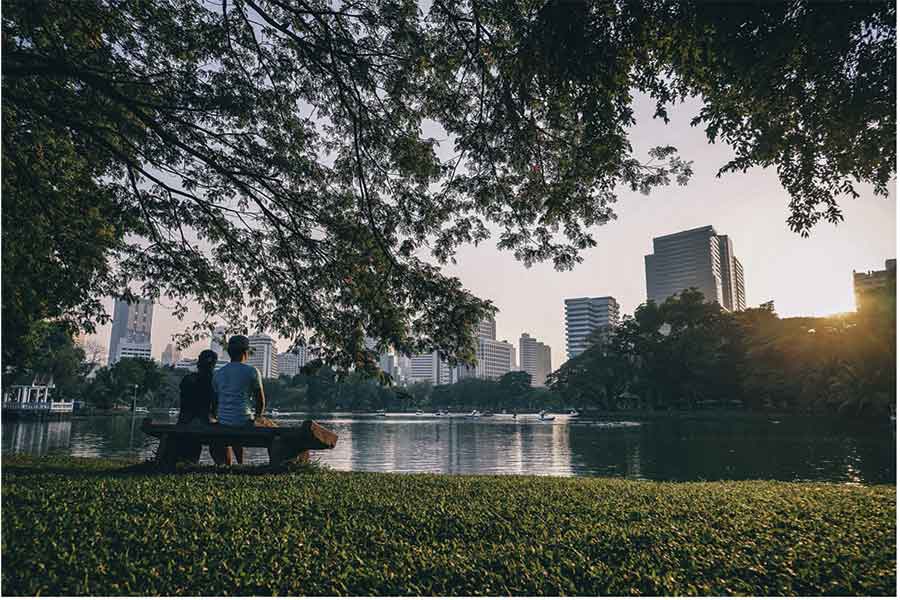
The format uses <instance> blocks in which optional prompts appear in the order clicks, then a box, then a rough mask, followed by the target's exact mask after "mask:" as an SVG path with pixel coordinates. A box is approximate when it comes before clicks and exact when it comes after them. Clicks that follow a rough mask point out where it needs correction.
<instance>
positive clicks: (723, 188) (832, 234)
mask: <svg viewBox="0 0 900 600" xmlns="http://www.w3.org/2000/svg"><path fill="white" fill-rule="evenodd" d="M698 106H699V105H698V104H697V102H696V101H693V100H689V101H687V102H685V103H684V104H683V105H678V106H676V107H674V108H673V109H672V110H671V111H670V117H671V122H670V124H669V125H667V126H666V125H663V124H661V123H660V122H658V121H653V120H652V119H650V117H651V116H652V112H653V106H652V103H650V102H648V101H647V100H646V99H645V98H638V99H637V100H636V103H635V110H636V118H637V120H638V123H639V125H638V126H636V127H635V128H634V130H633V140H632V141H633V143H634V144H635V146H640V147H650V146H654V145H664V144H672V145H674V146H676V147H677V148H678V149H679V151H680V153H681V155H682V156H683V157H684V158H686V159H688V160H693V161H694V176H693V178H692V179H691V181H690V182H689V183H688V185H687V186H683V187H682V186H676V185H672V186H669V187H666V188H662V189H658V190H655V191H654V192H653V193H652V194H650V195H649V196H644V195H641V194H640V193H637V192H631V191H629V190H621V191H620V194H619V196H620V200H619V202H618V203H617V204H616V205H615V208H616V212H617V214H618V217H619V218H618V219H617V220H615V221H612V222H611V223H609V224H607V225H604V226H602V227H597V228H594V230H593V231H594V233H595V236H596V239H597V246H596V247H595V248H591V249H587V250H585V251H583V252H582V253H581V255H582V257H583V258H584V261H583V262H582V263H581V264H579V265H576V267H575V268H574V269H573V270H572V271H566V272H557V271H554V269H553V266H552V265H551V264H546V263H542V264H536V265H534V266H532V267H531V268H526V267H525V266H524V265H523V264H522V263H520V262H518V261H517V260H516V259H515V257H513V256H512V255H511V254H510V253H506V252H500V251H499V250H497V249H496V248H495V246H494V243H495V242H496V235H495V236H494V237H493V238H492V240H490V241H488V242H486V243H483V244H481V245H479V246H477V247H475V246H465V247H463V248H461V249H460V251H459V252H458V254H457V257H456V258H457V263H456V264H455V265H452V264H451V265H446V266H444V267H442V270H443V271H444V272H445V273H447V274H448V275H453V276H456V277H459V278H460V280H461V281H462V283H463V286H464V287H466V288H468V289H470V290H471V291H472V292H473V293H475V294H477V295H478V296H480V297H482V298H490V299H491V300H492V301H493V302H494V304H495V305H496V306H497V307H498V308H499V310H500V313H499V315H498V322H497V332H496V337H497V339H508V340H510V341H517V340H518V339H519V336H520V335H521V334H522V333H523V332H529V333H530V334H531V335H533V336H535V337H536V338H538V339H541V340H543V341H544V342H545V343H546V344H547V345H549V346H550V347H551V348H553V349H554V352H556V355H557V356H564V349H565V318H564V317H565V315H564V310H563V301H564V299H565V298H575V297H584V296H603V295H611V296H614V297H615V298H616V299H617V300H618V302H619V304H620V306H621V314H622V315H623V316H624V315H631V314H634V309H635V308H636V307H637V306H638V305H639V304H640V303H641V302H643V301H644V300H645V299H646V283H645V272H644V256H645V255H646V254H647V253H648V252H649V251H650V249H651V247H652V246H651V244H652V239H653V238H654V237H658V236H662V235H667V234H671V233H675V232H678V231H684V230H688V229H692V228H696V227H701V226H705V225H709V224H712V225H714V226H715V227H716V229H717V231H721V232H725V233H727V234H728V235H729V238H730V239H731V240H732V242H733V244H734V247H735V248H736V253H737V254H738V256H739V257H740V259H741V262H742V263H743V269H744V275H745V278H746V281H747V282H748V284H747V288H746V296H745V297H746V306H747V307H755V306H758V305H759V304H761V303H763V302H767V301H769V300H774V302H775V309H776V311H777V312H778V314H779V315H781V316H783V317H791V316H825V315H829V314H836V313H842V312H850V311H852V310H854V308H855V301H854V296H853V276H852V272H853V271H854V270H856V271H858V272H859V271H868V270H877V269H881V268H883V265H884V261H885V259H887V258H893V257H895V256H896V185H895V184H894V183H892V184H891V185H890V186H889V189H890V195H889V197H888V198H880V197H875V196H874V194H873V193H872V191H871V188H870V187H866V186H861V188H860V191H861V196H860V197H859V198H857V199H855V200H854V199H844V200H843V201H842V203H841V207H842V210H843V213H844V221H843V222H841V223H840V224H838V225H836V226H834V225H830V224H828V223H820V224H819V225H818V226H816V227H815V228H814V229H813V230H812V232H811V235H810V237H808V238H802V237H801V236H800V235H799V234H796V233H794V232H792V231H790V230H789V229H788V226H787V224H786V223H785V219H786V218H787V215H788V210H787V202H788V200H789V196H788V194H787V192H786V191H785V190H784V189H783V187H782V186H781V184H780V182H779V181H778V176H777V173H776V172H775V171H774V169H765V170H764V169H760V168H753V169H750V170H748V172H746V173H732V174H724V175H723V176H722V177H721V178H716V176H715V172H716V169H718V167H719V166H721V165H722V164H724V163H725V162H727V160H728V159H729V158H730V156H731V151H730V150H729V149H728V148H727V147H725V146H722V145H721V144H709V143H707V141H706V137H705V135H704V134H703V131H702V130H701V129H698V128H692V127H690V124H689V118H690V116H691V115H692V114H695V113H696V110H697V109H698ZM494 231H495V233H496V229H495V230H494ZM106 306H107V308H108V310H110V311H111V310H112V300H111V299H107V301H106ZM156 313H157V314H156V315H154V331H153V347H154V348H155V349H159V348H164V347H165V345H166V344H167V343H168V342H169V341H171V340H170V337H171V334H172V333H174V332H176V331H179V330H180V329H183V328H185V327H186V326H187V323H189V322H190V320H193V319H199V318H202V314H201V313H200V311H199V309H198V308H195V309H193V310H191V311H189V312H188V314H187V315H186V320H185V322H184V323H178V322H177V321H176V320H175V319H173V318H172V317H171V310H170V309H168V308H167V307H166V304H165V303H160V304H158V306H157V309H156ZM110 314H111V312H110ZM93 337H94V338H96V339H97V340H98V341H100V342H101V343H104V344H105V343H106V342H107V341H108V339H109V325H106V326H103V327H98V331H97V334H95V335H94V336H93ZM276 339H277V340H278V342H279V346H281V347H286V342H287V340H284V339H281V338H276ZM207 343H208V342H203V341H201V342H199V343H198V344H195V345H194V346H192V347H190V348H188V349H186V350H185V351H184V355H185V356H195V355H196V354H198V353H199V351H200V350H202V349H203V348H205V347H207V346H206V344H207ZM154 358H159V356H156V355H155V356H154ZM556 366H558V365H556Z"/></svg>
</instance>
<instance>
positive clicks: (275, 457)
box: [269, 437, 309, 467]
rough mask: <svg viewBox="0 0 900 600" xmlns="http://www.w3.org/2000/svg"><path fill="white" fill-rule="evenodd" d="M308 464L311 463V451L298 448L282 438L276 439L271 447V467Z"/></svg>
mask: <svg viewBox="0 0 900 600" xmlns="http://www.w3.org/2000/svg"><path fill="white" fill-rule="evenodd" d="M306 462H309V450H304V449H303V448H297V447H295V446H293V445H292V444H291V443H290V442H289V441H287V440H285V439H283V438H281V437H276V438H275V439H273V440H272V443H271V444H270V445H269V465H271V466H273V467H277V466H280V465H283V464H285V463H295V464H296V463H306Z"/></svg>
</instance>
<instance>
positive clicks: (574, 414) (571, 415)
mask: <svg viewBox="0 0 900 600" xmlns="http://www.w3.org/2000/svg"><path fill="white" fill-rule="evenodd" d="M580 416H581V415H580V414H578V411H577V410H575V409H574V408H573V409H572V410H570V411H569V417H570V418H571V417H580Z"/></svg>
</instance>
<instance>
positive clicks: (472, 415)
mask: <svg viewBox="0 0 900 600" xmlns="http://www.w3.org/2000/svg"><path fill="white" fill-rule="evenodd" d="M466 418H467V419H480V418H481V413H480V412H478V411H477V410H473V411H472V412H470V413H469V414H467V415H466Z"/></svg>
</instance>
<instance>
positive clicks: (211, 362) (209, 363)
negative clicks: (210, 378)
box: [197, 350, 219, 373]
mask: <svg viewBox="0 0 900 600" xmlns="http://www.w3.org/2000/svg"><path fill="white" fill-rule="evenodd" d="M218 360H219V355H218V354H216V353H215V352H213V351H212V350H204V351H203V352H201V353H200V356H198V357H197V372H198V373H212V372H213V369H215V367H216V362H217V361H218Z"/></svg>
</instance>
